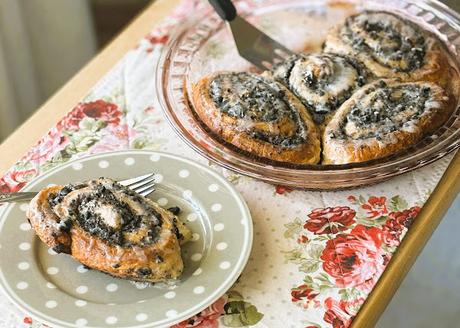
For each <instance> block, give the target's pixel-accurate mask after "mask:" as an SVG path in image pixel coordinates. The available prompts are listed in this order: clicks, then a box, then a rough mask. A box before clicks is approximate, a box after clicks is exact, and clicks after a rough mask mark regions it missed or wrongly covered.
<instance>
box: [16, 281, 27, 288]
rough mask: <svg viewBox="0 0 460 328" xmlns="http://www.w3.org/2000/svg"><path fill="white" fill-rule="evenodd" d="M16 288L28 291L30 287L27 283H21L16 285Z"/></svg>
mask: <svg viewBox="0 0 460 328" xmlns="http://www.w3.org/2000/svg"><path fill="white" fill-rule="evenodd" d="M16 287H17V288H18V289H26V288H27V287H29V284H28V283H27V282H25V281H20V282H18V283H17V284H16Z"/></svg>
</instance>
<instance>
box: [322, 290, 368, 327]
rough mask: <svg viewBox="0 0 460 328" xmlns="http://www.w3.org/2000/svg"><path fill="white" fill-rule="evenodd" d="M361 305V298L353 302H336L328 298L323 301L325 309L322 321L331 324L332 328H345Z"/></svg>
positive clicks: (362, 300) (362, 301)
mask: <svg viewBox="0 0 460 328" xmlns="http://www.w3.org/2000/svg"><path fill="white" fill-rule="evenodd" d="M363 303H364V299H363V298H359V299H356V300H353V301H344V300H340V301H336V300H334V299H333V298H332V297H328V298H327V299H326V300H325V301H324V307H325V308H326V312H325V313H324V321H326V322H328V323H330V324H332V327H333V328H347V327H349V326H350V324H351V321H352V320H353V318H354V316H355V315H356V314H357V313H358V310H359V308H360V306H361V305H362V304H363Z"/></svg>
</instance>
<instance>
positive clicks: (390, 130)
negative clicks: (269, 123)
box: [323, 80, 456, 164]
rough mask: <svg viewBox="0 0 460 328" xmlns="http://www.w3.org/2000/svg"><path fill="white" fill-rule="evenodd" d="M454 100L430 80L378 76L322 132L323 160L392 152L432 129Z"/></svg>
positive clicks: (354, 159)
mask: <svg viewBox="0 0 460 328" xmlns="http://www.w3.org/2000/svg"><path fill="white" fill-rule="evenodd" d="M455 104H456V101H455V100H454V98H453V97H451V96H449V94H448V93H447V92H446V91H445V90H444V89H443V88H441V87H439V86H438V85H436V84H434V83H431V82H400V81H398V80H379V81H376V82H374V83H372V84H369V85H366V86H364V87H363V88H361V89H360V90H358V91H357V92H356V93H354V94H353V96H352V97H351V98H350V99H348V100H347V101H346V102H344V103H343V104H342V106H341V107H340V108H339V109H338V111H337V113H336V114H335V116H334V118H333V119H332V120H331V121H330V123H329V124H328V125H327V127H326V129H325V131H324V135H323V163H324V164H346V163H353V162H363V161H367V160H371V159H375V158H379V157H382V156H385V155H389V154H392V153H396V152H398V151H400V150H402V149H404V148H407V147H408V146H410V145H413V144H415V143H416V142H418V141H420V140H421V139H422V138H423V137H424V136H425V135H426V134H430V133H433V132H434V131H435V130H436V129H438V128H439V127H440V126H441V125H442V124H443V123H444V122H445V121H446V119H447V118H448V117H449V115H450V114H451V113H452V111H453V109H454V108H455Z"/></svg>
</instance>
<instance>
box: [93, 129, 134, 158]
mask: <svg viewBox="0 0 460 328" xmlns="http://www.w3.org/2000/svg"><path fill="white" fill-rule="evenodd" d="M130 137H132V136H129V133H128V125H127V124H122V125H119V126H109V127H108V128H107V131H106V133H105V134H104V137H103V138H102V139H101V140H100V141H98V142H97V143H96V144H95V145H94V146H92V147H91V149H90V151H89V154H98V153H104V152H108V151H115V150H120V149H125V148H127V147H128V140H129V138H130Z"/></svg>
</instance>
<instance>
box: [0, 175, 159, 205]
mask: <svg viewBox="0 0 460 328" xmlns="http://www.w3.org/2000/svg"><path fill="white" fill-rule="evenodd" d="M118 183H119V184H121V185H123V186H125V187H128V188H130V189H131V190H133V191H135V192H137V193H138V194H140V195H142V196H144V197H145V196H148V195H149V194H151V193H152V192H154V191H155V173H149V174H145V175H141V176H138V177H135V178H131V179H126V180H121V181H118ZM35 195H37V192H13V193H1V192H0V204H3V203H10V202H25V201H29V200H31V199H32V198H34V197H35Z"/></svg>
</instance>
